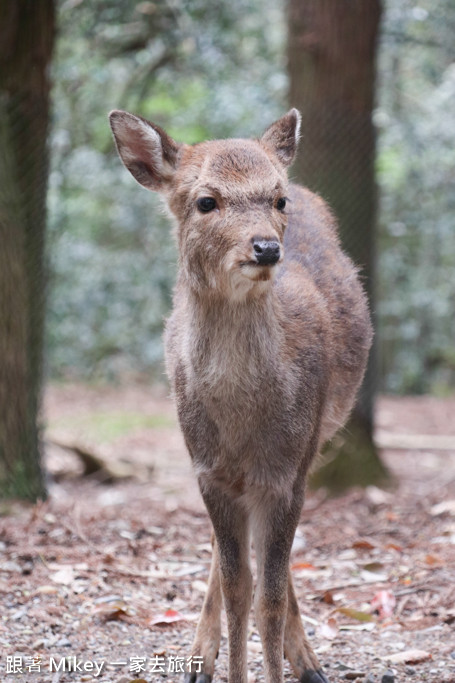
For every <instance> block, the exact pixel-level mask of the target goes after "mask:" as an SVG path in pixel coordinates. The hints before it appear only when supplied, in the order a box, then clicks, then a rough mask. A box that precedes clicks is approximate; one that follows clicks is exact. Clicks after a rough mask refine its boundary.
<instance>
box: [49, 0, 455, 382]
mask: <svg viewBox="0 0 455 683" xmlns="http://www.w3.org/2000/svg"><path fill="white" fill-rule="evenodd" d="M284 24H285V17H284V11H283V6H282V5H281V4H280V3H278V4H276V3H274V2H272V0H265V1H264V2H263V1H262V0H229V1H228V0H221V1H220V2H218V3H207V2H206V1H205V0H204V1H203V0H189V1H188V2H185V3H180V4H179V3H169V2H164V0H156V1H155V2H139V1H138V0H93V1H92V2H90V3H89V2H80V1H78V0H64V1H62V2H61V3H60V11H59V26H60V30H59V40H58V45H57V52H56V60H55V66H54V83H55V86H54V103H55V104H54V116H53V134H52V141H51V142H52V159H53V165H52V173H51V179H50V191H49V218H50V234H49V237H50V240H49V242H50V255H51V266H52V278H51V285H52V286H51V288H50V294H51V296H50V306H49V314H48V340H47V342H48V349H49V354H48V356H49V359H50V372H51V373H52V374H53V375H54V376H62V375H63V376H67V375H77V377H85V378H88V377H91V378H93V377H95V378H99V377H110V378H115V377H119V376H122V375H124V374H125V373H126V374H130V375H133V376H136V377H137V376H141V375H143V374H145V375H146V376H150V375H156V373H162V368H161V359H162V346H161V331H162V323H163V318H164V317H165V316H166V314H167V312H168V310H169V308H170V305H171V296H172V285H173V282H174V278H175V270H176V259H177V255H176V250H175V247H174V243H173V240H172V238H171V231H170V228H169V220H168V219H167V217H165V216H164V215H163V212H162V209H161V206H160V203H159V200H158V199H157V197H156V196H155V195H153V194H152V193H147V192H146V191H145V190H143V189H141V188H140V187H139V186H138V185H137V184H136V183H135V182H134V181H133V180H132V178H130V176H129V175H128V174H127V172H126V171H125V169H124V168H123V167H122V165H121V163H120V161H119V159H118V157H117V155H116V154H115V152H114V147H113V143H112V139H111V135H110V131H109V127H108V124H107V118H106V115H107V112H108V111H109V109H111V108H123V109H128V110H130V111H133V112H136V113H138V114H141V115H143V116H145V117H146V118H149V119H151V120H154V121H156V122H157V123H159V124H160V125H162V126H164V127H165V128H166V129H167V130H168V131H169V132H170V133H171V135H173V136H174V137H175V138H176V139H178V140H182V141H185V142H189V143H193V142H197V141H200V140H202V139H204V138H214V137H222V136H230V135H236V136H238V135H245V136H248V135H257V134H259V133H260V132H261V130H262V129H263V128H264V127H265V126H267V125H268V124H269V123H270V121H272V120H273V119H274V118H275V117H277V116H279V115H280V114H282V113H283V111H284V110H285V109H286V106H287V103H286V89H287V77H286V73H285V57H284V55H285V42H286V35H285V30H284ZM454 29H455V0H441V1H440V2H439V3H436V5H435V3H432V2H431V1H430V0H420V1H419V2H418V3H417V0H385V13H384V24H383V31H382V39H381V45H380V60H379V74H380V88H379V92H378V105H377V110H376V112H375V122H376V124H377V127H378V132H379V136H378V160H377V170H378V180H379V184H380V190H381V203H380V234H379V264H378V265H379V267H378V283H379V286H378V290H379V291H378V294H379V297H378V298H379V304H378V316H379V322H380V330H379V339H380V346H381V351H382V368H381V375H382V376H383V378H384V380H383V388H384V389H386V390H388V391H394V392H416V391H417V392H421V391H429V390H431V391H439V392H442V391H447V390H448V389H450V388H452V389H453V387H454V386H455V359H454V352H453V339H454V324H453V320H454V318H455V278H454V277H453V273H454V272H455V230H454V229H453V222H454V221H453V216H454V211H455V199H454V197H455V192H454V187H453V185H454V175H453V169H454V166H455V151H454V150H455V147H454V144H453V140H454V139H455V117H454V116H453V102H454V101H455V66H454V62H455V42H454V41H453V35H454ZM300 153H301V154H304V153H305V141H304V140H303V141H302V145H301V152H300Z"/></svg>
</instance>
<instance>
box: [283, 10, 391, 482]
mask: <svg viewBox="0 0 455 683" xmlns="http://www.w3.org/2000/svg"><path fill="white" fill-rule="evenodd" d="M380 17H381V2H380V0H352V2H349V3H344V2H343V3H340V2H337V0H305V2H301V0H291V1H290V5H289V42H288V68H289V75H290V101H291V103H292V104H293V105H294V106H296V107H298V108H299V109H300V111H301V113H302V147H301V153H300V155H299V156H298V159H297V162H296V167H295V169H296V172H297V175H298V177H299V179H300V180H301V181H302V182H303V183H304V184H305V185H307V186H308V187H309V188H310V189H312V190H313V191H316V192H318V193H319V194H320V195H321V196H322V197H324V199H325V200H326V201H327V202H328V203H329V205H330V206H331V207H332V209H333V211H334V213H335V215H336V216H337V219H338V221H339V226H340V236H341V241H342V243H343V246H344V248H345V249H346V251H347V252H348V253H350V255H351V256H352V258H353V260H354V262H355V263H357V264H358V265H359V266H360V268H361V273H362V275H363V279H364V284H365V287H366V290H367V292H368V296H369V298H370V304H371V310H372V311H374V305H373V304H374V291H373V283H374V235H375V218H376V185H375V174H374V162H375V131H374V127H373V121H372V113H373V104H374V95H375V75H376V46H377V38H378V30H379V22H380ZM375 379H376V354H375V349H373V351H372V353H371V356H370V363H369V367H368V370H367V375H366V378H365V381H364V384H363V387H362V390H361V393H360V397H359V400H358V403H357V406H356V408H355V409H354V412H353V415H352V417H351V420H350V422H349V423H348V425H347V427H346V428H345V429H344V431H343V433H342V435H341V436H338V437H337V438H336V439H335V440H334V442H333V444H332V445H331V455H332V459H331V460H330V461H329V462H328V463H327V464H326V465H324V466H323V467H321V469H320V470H319V471H318V472H317V473H316V474H315V475H314V479H313V481H314V483H317V484H318V485H321V484H322V485H325V486H328V487H329V488H331V489H333V490H341V489H343V488H345V487H346V486H352V485H356V484H359V485H366V484H368V483H371V482H377V481H378V479H380V478H382V477H383V476H384V468H383V467H382V465H381V463H380V461H379V459H378V457H377V454H376V451H375V448H374V444H373V440H372V428H373V398H374V390H375Z"/></svg>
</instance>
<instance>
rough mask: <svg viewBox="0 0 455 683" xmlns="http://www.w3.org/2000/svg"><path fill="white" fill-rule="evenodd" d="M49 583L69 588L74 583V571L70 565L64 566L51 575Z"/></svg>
mask: <svg viewBox="0 0 455 683" xmlns="http://www.w3.org/2000/svg"><path fill="white" fill-rule="evenodd" d="M49 578H50V579H51V581H54V583H61V584H62V585H63V586H69V585H70V584H71V583H73V581H74V569H73V567H72V566H71V565H66V566H64V567H62V568H61V569H59V570H58V571H56V572H54V574H51V575H50V577H49Z"/></svg>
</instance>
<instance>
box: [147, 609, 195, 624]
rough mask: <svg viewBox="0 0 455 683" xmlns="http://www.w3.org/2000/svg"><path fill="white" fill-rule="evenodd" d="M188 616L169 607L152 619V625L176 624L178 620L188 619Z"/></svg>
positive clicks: (150, 622)
mask: <svg viewBox="0 0 455 683" xmlns="http://www.w3.org/2000/svg"><path fill="white" fill-rule="evenodd" d="M187 620H188V617H187V616H184V615H183V614H180V612H177V610H175V609H168V610H166V612H164V614H160V615H158V616H157V617H154V618H153V619H150V621H149V624H150V626H162V625H164V624H174V623H175V622H176V621H187Z"/></svg>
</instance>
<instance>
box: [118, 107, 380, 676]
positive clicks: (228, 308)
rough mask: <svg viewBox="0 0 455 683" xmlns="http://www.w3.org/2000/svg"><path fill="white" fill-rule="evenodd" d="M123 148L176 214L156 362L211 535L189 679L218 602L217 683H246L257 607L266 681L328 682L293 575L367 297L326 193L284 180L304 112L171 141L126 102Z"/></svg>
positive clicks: (214, 638) (131, 166)
mask: <svg viewBox="0 0 455 683" xmlns="http://www.w3.org/2000/svg"><path fill="white" fill-rule="evenodd" d="M110 122H111V126H112V130H113V133H114V137H115V141H116V144H117V149H118V152H119V155H120V157H121V159H122V161H123V163H124V164H125V166H126V168H127V169H128V170H129V171H130V172H131V173H132V175H133V176H134V178H135V179H136V180H137V181H138V182H139V183H140V184H141V185H144V187H146V188H148V189H150V190H156V191H158V192H161V193H162V194H163V195H164V197H165V199H166V200H167V203H168V205H169V208H170V210H171V212H172V213H173V214H174V215H175V217H176V219H177V223H178V232H177V235H178V246H179V273H178V280H177V285H176V289H175V297H174V310H173V312H172V315H171V317H170V319H169V321H168V323H167V328H166V335H165V342H166V357H167V370H168V373H169V377H170V380H171V382H172V385H173V388H174V392H175V396H176V401H177V409H178V416H179V420H180V425H181V428H182V431H183V434H184V437H185V441H186V444H187V447H188V450H189V452H190V455H191V458H192V461H193V465H194V469H195V472H196V475H197V479H198V482H199V487H200V490H201V493H202V497H203V499H204V501H205V504H206V506H207V510H208V512H209V515H210V518H211V521H212V524H213V528H214V532H215V533H214V543H213V558H212V567H211V571H210V578H209V586H208V592H207V595H206V598H205V601H204V605H203V608H202V614H201V617H200V620H199V624H198V627H197V632H196V638H195V641H194V645H193V649H192V654H193V655H197V656H198V657H199V658H202V661H203V666H202V671H199V668H200V664H198V666H197V669H198V671H196V668H194V669H193V670H192V672H191V673H187V674H186V675H185V683H209V682H210V681H211V680H212V676H213V672H214V665H215V659H216V657H217V652H218V648H219V644H220V632H221V629H220V612H221V607H222V598H223V602H224V607H225V609H226V614H227V623H228V634H229V682H230V683H246V681H247V631H248V615H249V612H250V607H251V600H252V593H253V582H252V575H251V571H250V535H251V536H252V540H253V543H254V548H255V551H256V558H257V585H256V591H255V597H254V606H255V615H256V621H257V626H258V629H259V633H260V636H261V639H262V647H263V655H264V669H265V680H266V681H267V683H282V681H283V653H284V654H285V655H286V657H287V658H288V659H289V661H290V663H291V666H292V667H293V670H294V672H295V675H296V676H297V678H298V680H299V681H300V682H301V683H323V682H325V683H328V681H327V678H326V676H325V674H324V673H323V672H322V670H321V667H320V664H319V662H318V659H317V657H316V655H315V654H314V652H313V650H312V649H311V647H310V645H309V643H308V642H307V639H306V637H305V632H304V628H303V625H302V621H301V618H300V613H299V607H298V604H297V600H296V597H295V593H294V588H293V585H292V578H291V573H290V570H289V556H290V551H291V546H292V541H293V538H294V532H295V529H296V526H297V524H298V521H299V516H300V512H301V508H302V504H303V497H304V487H305V478H306V474H307V471H308V468H309V465H310V463H311V461H312V460H313V458H314V457H315V455H316V454H317V452H318V449H319V448H320V446H321V445H322V444H323V443H324V442H325V441H326V440H327V439H330V438H331V437H332V436H333V434H334V433H335V431H336V430H337V429H338V428H339V427H340V426H341V425H343V423H344V422H345V420H346V418H347V416H348V414H349V411H350V409H351V407H352V404H353V402H354V397H355V394H356V390H357V388H358V386H359V384H360V381H361V379H362V376H363V373H364V368H365V364H366V361H367V355H368V350H369V347H370V342H371V334H372V333H371V326H370V320H369V315H368V308H367V302H366V298H365V295H364V293H363V291H362V288H361V286H360V284H359V281H358V278H357V271H356V268H355V267H354V266H353V264H352V263H351V261H350V260H349V258H348V257H347V256H346V255H345V254H344V253H343V252H342V250H341V248H340V245H339V241H338V237H337V232H336V224H335V220H334V218H333V217H332V215H331V213H330V211H329V210H328V208H327V206H326V205H325V204H324V202H323V201H322V200H321V199H320V198H319V197H317V196H316V195H314V194H312V193H311V192H309V191H308V190H306V189H304V188H301V187H298V186H296V185H289V184H288V180H287V174H286V167H288V166H289V165H290V164H291V162H292V160H293V158H294V154H295V151H296V146H297V141H298V135H299V126H300V115H299V113H298V111H297V110H296V109H291V111H289V112H288V113H287V114H286V115H285V116H283V117H282V118H281V119H279V120H278V121H276V122H275V123H273V124H272V125H271V126H270V127H269V128H268V129H267V130H266V131H265V133H264V134H263V136H262V137H261V138H260V139H259V140H240V139H234V140H215V141H211V142H203V143H200V144H196V145H193V146H189V145H185V144H178V143H177V142H175V141H174V140H173V139H172V138H170V137H169V136H168V135H167V134H166V133H165V132H164V131H163V130H162V129H161V128H159V127H158V126H156V125H155V124H152V123H149V122H148V121H145V120H144V119H142V118H140V117H137V116H133V115H132V114H128V113H126V112H122V111H113V112H112V113H111V114H110Z"/></svg>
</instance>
